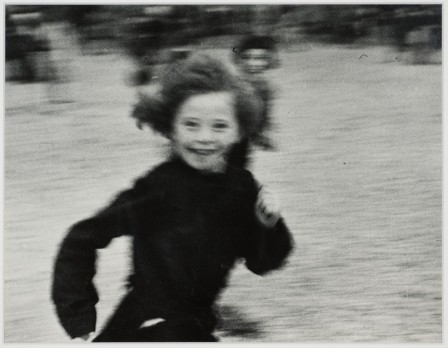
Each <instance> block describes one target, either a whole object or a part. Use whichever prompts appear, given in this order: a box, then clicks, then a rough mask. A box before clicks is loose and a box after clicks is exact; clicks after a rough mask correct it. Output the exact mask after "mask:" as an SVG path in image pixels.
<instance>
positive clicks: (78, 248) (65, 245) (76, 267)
mask: <svg viewBox="0 0 448 348" xmlns="http://www.w3.org/2000/svg"><path fill="white" fill-rule="evenodd" d="M143 185H144V184H143V180H142V179H140V180H139V181H137V183H136V184H135V186H134V188H132V189H131V190H128V191H124V192H123V193H121V194H120V195H118V196H117V198H116V199H115V200H114V201H113V202H112V203H111V204H110V205H109V206H108V207H107V208H105V209H103V210H102V211H100V212H99V213H98V214H96V215H95V216H93V217H91V218H89V219H86V220H83V221H80V222H78V223H76V224H75V225H73V226H72V227H71V228H70V229H69V231H68V234H67V235H66V237H65V238H64V240H63V241H62V244H61V246H60V249H59V252H58V254H57V256H56V260H55V266H54V273H53V284H52V300H53V302H54V304H55V306H56V312H57V315H58V317H59V320H60V322H61V324H62V326H63V327H64V329H65V330H66V331H67V333H68V334H69V335H70V336H71V337H72V338H74V337H81V336H83V335H85V334H88V333H90V332H94V331H95V325H96V310H95V304H96V303H97V302H98V293H97V291H96V289H95V287H94V285H93V282H92V279H93V277H94V275H95V272H96V269H95V262H96V254H97V253H96V249H101V248H104V247H106V246H107V245H108V244H109V243H110V241H111V240H112V239H113V238H115V237H118V236H122V235H126V234H128V235H129V234H133V228H134V226H133V225H134V224H135V222H136V216H135V213H136V211H137V210H138V209H137V207H138V206H141V205H142V204H141V203H142V201H144V198H143V192H144V189H143Z"/></svg>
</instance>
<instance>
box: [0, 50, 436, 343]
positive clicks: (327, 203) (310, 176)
mask: <svg viewBox="0 0 448 348" xmlns="http://www.w3.org/2000/svg"><path fill="white" fill-rule="evenodd" d="M228 52H229V51H228V50H224V51H218V50H216V51H214V53H216V54H224V55H225V56H228ZM362 54H366V55H367V57H362V58H361V59H360V56H361V55H362ZM395 55H396V54H395V53H394V52H392V51H389V50H385V49H380V48H375V49H373V48H370V49H351V50H348V49H341V48H336V47H313V48H311V49H310V50H307V51H303V50H299V49H289V50H285V51H283V52H282V53H281V61H282V66H281V67H280V69H278V70H276V71H274V72H272V75H273V76H274V77H273V83H274V84H275V85H276V86H277V99H276V106H275V110H274V114H275V119H276V123H277V128H276V130H275V132H274V137H275V139H276V141H277V143H278V147H279V150H278V151H277V152H256V153H255V154H254V159H253V166H252V169H253V172H254V173H255V175H256V176H257V177H258V178H259V179H260V180H261V181H263V182H265V183H266V184H268V185H270V186H271V188H272V189H273V190H274V191H276V192H277V193H278V195H279V196H280V199H281V202H282V208H283V212H284V216H285V218H286V220H287V222H288V224H289V226H290V228H291V229H292V231H293V232H294V236H295V241H296V244H297V245H296V251H295V253H294V254H293V256H292V257H291V259H290V261H289V263H288V265H287V266H286V267H285V268H284V269H283V270H282V271H279V272H275V273H272V274H271V275H269V276H266V277H258V276H256V275H253V274H251V273H250V272H249V271H247V270H246V269H245V268H244V266H243V265H239V266H238V267H237V268H236V269H235V272H234V273H233V275H232V277H231V278H230V280H229V288H228V289H226V291H225V292H224V293H223V296H222V299H221V301H220V305H221V307H222V310H223V313H224V314H223V315H224V317H225V319H226V321H225V322H224V325H223V327H221V328H220V330H219V332H218V333H219V336H220V337H221V338H222V340H223V341H228V342H234V341H245V340H246V341H247V340H250V341H269V342H271V341H279V342H305V341H306V342H354V341H364V342H441V339H442V299H441V298H442V273H441V272H442V207H441V205H442V116H441V112H442V110H441V105H442V92H441V87H442V67H441V65H427V66H410V65H405V64H402V63H400V62H398V61H397V60H395V59H394V58H395ZM70 64H71V65H70V67H71V73H72V80H71V82H70V83H67V84H62V85H61V86H59V87H58V88H57V90H56V92H53V93H58V95H59V96H64V95H68V96H70V98H71V99H72V100H73V102H72V103H67V104H52V105H51V104H48V103H46V102H45V101H44V99H45V98H46V97H47V96H48V94H47V90H46V88H45V85H43V84H33V85H19V84H11V83H7V84H6V86H5V95H6V115H5V133H4V136H5V177H4V178H5V190H4V206H5V210H4V337H5V342H7V343H11V342H41V343H42V342H68V338H67V336H66V335H65V334H64V332H63V331H62V329H61V328H60V326H59V324H58V323H57V320H56V317H55V315H54V312H53V308H52V305H51V303H50V300H49V296H50V295H49V294H50V293H49V286H50V276H51V269H52V263H53V258H54V256H55V253H56V251H57V246H58V244H59V242H60V241H61V239H62V237H63V236H64V234H65V232H66V229H67V228H68V227H69V226H70V225H71V224H72V223H74V222H76V221H77V220H79V219H81V218H85V217H87V216H89V215H90V214H92V213H93V212H94V211H96V210H97V209H99V208H100V207H102V206H103V205H104V204H105V203H107V202H108V201H109V200H110V199H111V198H112V196H113V195H114V194H115V193H116V192H117V191H119V190H121V189H124V188H126V187H128V186H129V185H130V184H131V182H132V180H133V179H134V178H136V177H137V176H139V175H141V174H142V173H143V172H144V171H145V170H147V169H148V168H149V167H151V166H152V165H154V164H156V163H158V162H159V161H160V160H162V159H163V154H164V150H163V146H162V141H161V140H160V139H159V138H156V137H154V136H153V135H152V134H151V132H149V131H139V130H138V129H137V128H136V127H135V126H134V124H133V122H132V120H131V119H129V117H128V114H129V111H130V107H131V105H132V103H133V101H134V100H135V92H136V91H135V90H133V89H132V88H130V87H128V86H126V85H125V84H124V83H123V81H124V78H125V76H126V73H127V72H128V68H129V63H127V62H126V61H125V60H124V58H123V57H120V56H118V55H102V56H85V57H82V56H73V57H71V61H70ZM128 243H129V240H127V239H125V238H123V239H119V240H116V241H114V242H113V243H112V244H111V246H110V248H108V249H107V250H104V251H101V253H100V259H99V262H98V266H99V271H98V275H97V277H96V284H97V287H98V289H99V291H100V296H101V302H100V303H99V305H98V311H99V319H98V323H99V327H101V325H103V324H104V321H105V320H106V318H107V317H108V316H109V314H110V313H111V312H112V310H113V307H114V306H115V305H116V303H117V301H118V300H119V298H120V296H121V295H122V294H123V293H124V291H125V288H124V279H125V277H126V272H127V269H128V265H129V258H128V253H127V251H128Z"/></svg>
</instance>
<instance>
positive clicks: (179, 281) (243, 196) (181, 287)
mask: <svg viewBox="0 0 448 348" xmlns="http://www.w3.org/2000/svg"><path fill="white" fill-rule="evenodd" d="M161 83H162V85H161V88H160V90H159V93H158V95H157V96H147V97H146V98H143V97H142V99H141V100H140V101H139V102H138V103H137V105H136V107H135V109H134V111H133V117H134V118H136V119H137V120H138V122H139V123H140V124H141V125H148V126H150V127H151V128H152V129H154V130H156V131H157V132H160V133H161V134H162V135H164V136H166V137H167V138H169V140H170V142H171V145H172V154H171V156H170V157H169V158H168V159H167V160H166V161H165V162H163V163H161V164H160V165H158V166H156V167H155V168H154V169H152V170H150V171H149V172H148V173H147V174H146V175H144V176H143V177H141V178H140V179H138V180H136V182H135V184H134V186H133V187H132V188H130V189H128V190H125V191H123V192H121V193H120V194H119V195H118V196H117V197H116V198H115V199H114V200H113V201H112V202H111V204H109V205H108V206H107V207H106V208H104V209H102V210H100V211H99V212H98V213H97V214H95V215H93V216H92V217H90V218H88V219H86V220H82V221H80V222H78V223H76V224H74V225H73V226H72V227H71V228H70V230H69V232H68V234H67V236H66V237H65V239H64V240H63V242H62V244H61V246H60V250H59V253H58V255H57V257H56V262H55V268H54V277H53V287H52V299H53V301H54V303H55V306H56V312H57V314H58V317H59V320H60V322H61V324H62V326H63V327H64V329H65V330H66V331H67V333H68V334H69V335H70V336H71V337H72V338H82V339H88V338H89V337H93V336H95V334H94V332H95V330H96V327H95V326H96V310H95V304H96V303H97V302H98V300H99V299H98V294H97V291H96V290H95V287H94V284H93V282H92V279H93V277H94V275H95V271H96V268H95V260H96V255H97V251H96V250H97V249H102V248H105V247H106V246H107V245H108V244H109V243H110V242H111V240H112V239H113V238H115V237H119V236H122V235H129V236H132V238H133V276H132V283H131V286H130V290H129V292H128V294H127V295H126V296H125V297H124V299H123V300H122V301H121V303H120V305H119V306H118V308H117V309H116V310H115V312H114V314H113V315H112V317H111V318H110V320H109V321H108V323H107V324H106V326H105V328H104V329H103V330H102V331H101V332H100V333H99V334H98V335H97V336H96V337H95V338H94V339H93V341H94V342H198V341H204V342H206V341H210V342H213V341H216V340H217V339H216V337H215V336H213V331H214V328H215V324H216V316H215V314H214V303H215V301H216V300H217V297H218V295H219V294H220V292H221V290H222V289H223V288H224V287H225V286H226V281H227V278H228V275H229V272H230V271H231V269H232V268H233V266H234V265H235V262H236V261H237V260H239V259H243V260H245V263H246V266H247V268H248V269H249V270H251V271H252V272H254V273H255V274H258V275H264V274H266V273H267V272H269V271H271V270H275V269H278V268H280V267H281V266H282V265H283V264H284V261H285V259H286V257H287V256H288V254H289V253H290V252H291V250H292V247H293V241H292V237H291V233H290V231H289V230H288V228H287V227H286V225H285V223H284V220H283V218H282V217H281V215H280V212H279V208H278V206H277V204H276V203H275V200H274V198H273V196H272V195H270V194H268V193H263V196H261V195H260V192H259V190H260V189H259V187H258V185H257V184H256V182H255V180H254V178H253V176H252V174H251V173H250V172H248V171H246V170H244V169H240V168H237V167H234V166H232V165H229V164H228V161H227V154H228V152H229V151H230V149H231V148H232V146H233V145H234V144H235V143H236V142H238V141H240V139H241V138H243V137H247V136H250V134H252V132H253V131H254V126H255V124H256V120H257V118H258V116H259V111H258V104H257V98H256V97H254V96H253V95H252V94H251V91H250V89H247V88H246V87H245V85H244V82H243V81H242V80H240V79H239V78H238V77H237V76H236V75H235V74H232V73H230V70H228V69H227V68H226V66H225V65H224V64H222V63H221V62H220V61H219V60H215V59H213V58H210V57H209V56H206V55H192V56H191V57H189V58H188V59H186V60H182V61H180V62H179V63H176V64H174V66H173V68H172V69H171V70H170V71H169V72H168V74H167V75H166V76H165V77H164V79H163V80H162V82H161Z"/></svg>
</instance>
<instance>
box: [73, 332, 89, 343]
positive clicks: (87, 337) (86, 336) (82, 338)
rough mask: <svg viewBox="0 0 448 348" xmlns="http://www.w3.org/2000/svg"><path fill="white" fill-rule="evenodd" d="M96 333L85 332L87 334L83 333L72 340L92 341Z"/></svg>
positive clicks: (75, 341) (80, 341) (77, 341)
mask: <svg viewBox="0 0 448 348" xmlns="http://www.w3.org/2000/svg"><path fill="white" fill-rule="evenodd" d="M94 335H95V334H94V333H93V332H90V333H88V334H85V335H82V336H79V337H76V338H74V339H73V340H72V342H74V343H86V342H92V340H93V337H94Z"/></svg>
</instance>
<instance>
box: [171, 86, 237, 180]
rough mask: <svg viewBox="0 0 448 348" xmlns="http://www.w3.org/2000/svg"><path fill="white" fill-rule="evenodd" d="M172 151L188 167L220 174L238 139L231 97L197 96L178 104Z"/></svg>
mask: <svg viewBox="0 0 448 348" xmlns="http://www.w3.org/2000/svg"><path fill="white" fill-rule="evenodd" d="M171 140H172V143H173V148H174V151H175V152H176V154H177V155H178V156H180V157H181V158H182V159H183V160H184V161H185V162H186V163H187V164H188V165H190V166H191V167H193V168H195V169H197V170H200V171H203V172H223V171H224V170H225V168H226V165H227V162H226V154H227V152H228V151H229V150H230V149H231V147H232V146H233V145H234V144H235V143H236V142H238V141H239V140H240V130H239V125H238V122H237V118H236V115H235V106H234V100H233V95H232V94H231V93H230V92H213V93H207V94H199V95H195V96H192V97H190V98H188V99H187V100H186V101H185V102H184V103H183V104H181V106H180V108H179V110H178V112H177V114H176V117H175V119H174V125H173V131H172V134H171Z"/></svg>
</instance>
